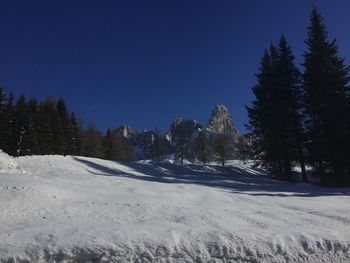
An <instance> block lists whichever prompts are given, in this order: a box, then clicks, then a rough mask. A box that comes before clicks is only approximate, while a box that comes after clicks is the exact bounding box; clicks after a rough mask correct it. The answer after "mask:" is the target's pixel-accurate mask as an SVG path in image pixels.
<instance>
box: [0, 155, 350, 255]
mask: <svg viewBox="0 0 350 263" xmlns="http://www.w3.org/2000/svg"><path fill="white" fill-rule="evenodd" d="M0 160H1V162H0V167H1V170H0V211H1V213H0V261H9V262H10V261H17V262H22V261H25V260H27V261H30V262H33V261H35V262H48V261H49V262H87V261H90V262H148V261H155V262H194V261H196V262H208V261H211V262H237V261H238V262H246V261H250V262H286V261H289V262H305V261H307V262H349V261H350V189H349V188H344V189H327V188H321V187H317V186H312V185H308V184H305V183H298V184H292V183H283V182H278V181H273V180H271V179H270V178H269V177H267V176H266V175H264V173H263V170H261V169H256V168H253V167H252V164H251V163H248V164H242V163H240V162H230V163H229V164H230V165H229V167H220V166H214V165H210V166H207V167H202V166H200V165H186V166H184V167H182V166H180V165H176V164H171V163H161V164H159V165H157V164H155V163H153V162H136V163H118V162H111V161H105V160H99V159H93V158H84V157H74V156H66V157H63V156H31V157H21V158H16V159H13V158H11V157H9V156H6V155H5V154H3V153H1V155H0ZM3 167H5V169H4V168H3ZM16 167H17V168H16Z"/></svg>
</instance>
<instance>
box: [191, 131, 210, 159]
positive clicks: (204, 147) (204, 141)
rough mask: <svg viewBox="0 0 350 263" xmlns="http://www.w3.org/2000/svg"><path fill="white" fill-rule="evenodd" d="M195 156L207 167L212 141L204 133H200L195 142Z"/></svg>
mask: <svg viewBox="0 0 350 263" xmlns="http://www.w3.org/2000/svg"><path fill="white" fill-rule="evenodd" d="M194 154H195V156H196V158H197V160H198V161H200V162H201V163H203V165H206V164H207V163H208V160H209V157H210V154H211V145H210V140H209V138H208V136H207V134H206V133H205V132H204V131H200V132H199V134H198V136H197V138H196V140H195V142H194Z"/></svg>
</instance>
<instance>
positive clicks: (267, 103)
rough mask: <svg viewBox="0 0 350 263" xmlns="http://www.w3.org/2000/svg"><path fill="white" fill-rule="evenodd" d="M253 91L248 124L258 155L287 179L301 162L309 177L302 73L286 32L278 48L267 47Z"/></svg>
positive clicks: (267, 165) (270, 167) (272, 170)
mask: <svg viewBox="0 0 350 263" xmlns="http://www.w3.org/2000/svg"><path fill="white" fill-rule="evenodd" d="M253 92H254V95H255V97H256V99H255V101H254V102H253V105H252V107H247V109H248V115H249V119H250V120H249V125H248V128H249V129H250V131H251V134H252V139H253V144H254V151H255V153H256V155H257V158H258V159H259V160H260V161H261V162H262V164H263V165H264V166H265V167H267V168H268V169H269V170H270V171H271V173H272V174H273V175H274V176H276V177H278V178H280V179H284V180H290V179H291V178H292V168H293V166H294V165H295V163H296V162H298V163H300V164H301V167H302V171H303V178H304V180H306V172H305V164H304V156H303V125H302V118H301V111H300V107H301V105H300V103H299V101H300V94H301V88H300V73H299V70H298V69H297V68H296V67H295V65H294V56H293V54H292V51H291V49H290V47H289V46H288V44H287V41H286V39H285V37H284V36H282V37H281V39H280V43H279V46H278V48H276V47H274V46H273V45H271V47H270V49H269V50H268V51H265V53H264V56H263V59H262V61H261V66H260V72H259V73H258V74H257V84H256V85H255V86H254V88H253Z"/></svg>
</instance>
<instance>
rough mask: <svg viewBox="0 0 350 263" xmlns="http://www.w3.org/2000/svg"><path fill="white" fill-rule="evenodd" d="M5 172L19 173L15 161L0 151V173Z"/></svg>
mask: <svg viewBox="0 0 350 263" xmlns="http://www.w3.org/2000/svg"><path fill="white" fill-rule="evenodd" d="M5 172H6V173H12V172H19V167H18V165H17V163H16V161H15V160H14V159H13V158H12V157H11V156H9V155H8V154H6V153H4V152H3V151H2V150H0V173H5Z"/></svg>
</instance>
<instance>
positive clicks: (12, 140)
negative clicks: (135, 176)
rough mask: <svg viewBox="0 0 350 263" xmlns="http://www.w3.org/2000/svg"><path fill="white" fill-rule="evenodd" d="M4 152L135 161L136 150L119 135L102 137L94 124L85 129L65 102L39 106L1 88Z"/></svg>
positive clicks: (111, 133)
mask: <svg viewBox="0 0 350 263" xmlns="http://www.w3.org/2000/svg"><path fill="white" fill-rule="evenodd" d="M0 149H1V150H3V151H4V152H6V153H8V154H9V155H12V156H23V155H46V154H58V155H82V156H88V157H96V158H105V159H109V160H132V159H134V154H133V148H132V146H131V145H129V144H128V143H127V142H126V141H125V139H124V138H123V137H122V136H121V135H120V134H119V133H118V132H117V131H113V130H111V129H108V130H107V133H106V134H105V135H102V133H101V132H100V131H98V130H97V129H96V128H95V126H94V125H92V124H91V125H89V127H87V128H86V129H84V127H83V123H82V121H81V120H80V119H79V118H77V117H76V115H75V113H74V112H70V111H69V110H68V108H67V106H66V103H65V101H64V100H63V99H62V98H60V99H58V100H57V101H56V100H55V99H53V98H47V99H46V100H44V101H42V102H39V101H38V100H37V99H35V98H31V99H29V100H27V99H26V98H25V96H24V95H21V96H19V98H18V99H17V100H16V99H15V97H14V95H13V94H12V93H10V94H9V95H7V94H6V93H5V92H4V90H3V88H1V87H0Z"/></svg>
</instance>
